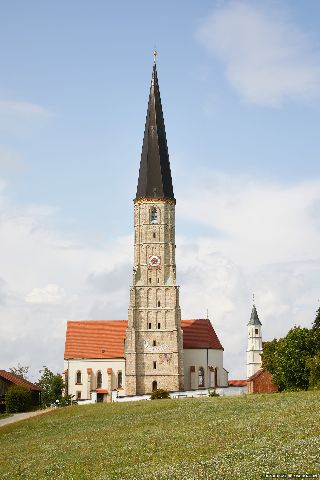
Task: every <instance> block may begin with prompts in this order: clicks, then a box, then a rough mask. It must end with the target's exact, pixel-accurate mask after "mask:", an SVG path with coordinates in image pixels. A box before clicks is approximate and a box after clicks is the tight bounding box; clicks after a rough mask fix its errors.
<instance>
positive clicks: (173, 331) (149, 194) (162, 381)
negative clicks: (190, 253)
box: [125, 52, 183, 395]
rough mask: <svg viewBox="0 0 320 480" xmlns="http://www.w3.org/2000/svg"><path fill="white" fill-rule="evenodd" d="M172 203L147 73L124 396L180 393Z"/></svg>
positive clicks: (156, 103) (155, 90)
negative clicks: (159, 390) (145, 115)
mask: <svg viewBox="0 0 320 480" xmlns="http://www.w3.org/2000/svg"><path fill="white" fill-rule="evenodd" d="M175 204H176V201H175V198H174V194H173V186H172V178H171V170H170V162H169V154H168V147H167V139H166V132H165V125H164V119H163V113H162V106H161V98H160V91H159V85H158V77H157V68H156V52H155V59H154V65H153V69H152V79H151V87H150V94H149V103H148V111H147V118H146V124H145V131H144V139H143V146H142V154H141V162H140V170H139V179H138V187H137V194H136V198H135V200H134V267H133V284H132V287H131V289H130V305H129V311H128V329H127V333H126V340H125V359H126V395H136V394H137V395H141V394H146V393H150V392H152V390H155V389H157V388H164V389H167V390H171V391H174V390H182V389H183V338H182V335H183V334H182V329H181V312H180V306H179V287H178V286H177V285H176V264H175V248H176V246H175Z"/></svg>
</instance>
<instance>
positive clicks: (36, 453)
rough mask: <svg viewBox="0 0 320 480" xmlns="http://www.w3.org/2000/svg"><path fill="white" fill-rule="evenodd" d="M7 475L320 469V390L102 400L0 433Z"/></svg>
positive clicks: (73, 478) (203, 475)
mask: <svg viewBox="0 0 320 480" xmlns="http://www.w3.org/2000/svg"><path fill="white" fill-rule="evenodd" d="M0 445H1V456H0V478H1V480H3V479H10V480H13V479H22V478H24V479H28V480H30V479H37V480H41V479H51V480H56V479H67V480H78V479H79V480H86V479H90V480H92V479H95V480H102V479H103V480H105V479H125V480H127V479H128V480H133V479H139V480H143V479H165V480H168V479H179V480H186V479H190V480H191V479H192V480H193V479H238V478H239V479H242V480H245V479H254V478H257V479H258V478H261V475H262V474H263V473H267V472H268V473H284V472H285V473H307V472H308V473H310V472H313V473H320V458H319V456H320V455H319V452H320V392H297V393H286V394H273V395H248V396H241V397H233V398H227V397H219V398H201V399H184V400H182V399H180V400H157V401H151V402H146V401H141V402H133V403H122V404H96V405H89V406H83V407H80V406H74V407H68V408H64V409H57V410H55V411H53V412H50V413H48V414H46V415H42V416H39V417H36V418H33V419H30V420H26V421H23V422H20V423H16V424H13V425H8V426H6V427H1V428H0Z"/></svg>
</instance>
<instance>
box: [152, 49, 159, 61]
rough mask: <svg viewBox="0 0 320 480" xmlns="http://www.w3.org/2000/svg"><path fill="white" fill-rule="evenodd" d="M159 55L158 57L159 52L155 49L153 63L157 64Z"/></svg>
mask: <svg viewBox="0 0 320 480" xmlns="http://www.w3.org/2000/svg"><path fill="white" fill-rule="evenodd" d="M157 55H158V52H157V50H156V48H154V50H153V63H154V64H156V62H157Z"/></svg>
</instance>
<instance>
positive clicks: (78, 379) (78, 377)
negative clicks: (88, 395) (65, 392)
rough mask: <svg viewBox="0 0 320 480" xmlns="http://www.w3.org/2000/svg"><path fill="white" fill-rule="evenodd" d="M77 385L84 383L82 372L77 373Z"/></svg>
mask: <svg viewBox="0 0 320 480" xmlns="http://www.w3.org/2000/svg"><path fill="white" fill-rule="evenodd" d="M76 383H82V376H81V371H80V370H78V371H77V375H76Z"/></svg>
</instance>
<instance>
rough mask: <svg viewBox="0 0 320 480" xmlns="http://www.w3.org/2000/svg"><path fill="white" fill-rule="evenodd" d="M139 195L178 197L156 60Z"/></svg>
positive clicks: (145, 132) (139, 180)
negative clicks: (171, 165) (175, 191)
mask: <svg viewBox="0 0 320 480" xmlns="http://www.w3.org/2000/svg"><path fill="white" fill-rule="evenodd" d="M138 198H172V199H174V194H173V187H172V178H171V170H170V162H169V153H168V146H167V138H166V131H165V126H164V119H163V113H162V105H161V98H160V91H159V84H158V76H157V67H156V63H155V62H154V65H153V69H152V79H151V87H150V95H149V103H148V111H147V118H146V125H145V130H144V138H143V145H142V153H141V162H140V170H139V179H138V188H137V195H136V199H138Z"/></svg>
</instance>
